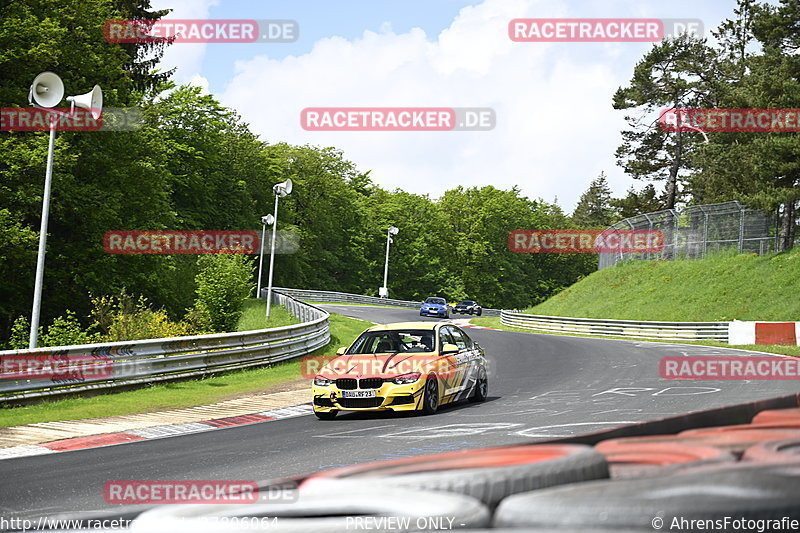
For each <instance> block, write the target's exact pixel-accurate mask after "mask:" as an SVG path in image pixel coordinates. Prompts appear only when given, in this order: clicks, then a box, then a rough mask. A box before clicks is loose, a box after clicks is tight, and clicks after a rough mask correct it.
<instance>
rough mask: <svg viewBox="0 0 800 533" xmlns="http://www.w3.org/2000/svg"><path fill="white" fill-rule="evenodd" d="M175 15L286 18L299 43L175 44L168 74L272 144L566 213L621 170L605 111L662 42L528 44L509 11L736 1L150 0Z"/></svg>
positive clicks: (523, 14)
mask: <svg viewBox="0 0 800 533" xmlns="http://www.w3.org/2000/svg"><path fill="white" fill-rule="evenodd" d="M153 4H154V7H156V8H159V9H160V8H172V9H173V10H174V11H173V13H172V14H170V16H169V17H168V18H174V19H202V18H210V19H258V20H264V19H292V20H295V21H297V23H298V25H299V30H300V31H299V33H300V35H299V38H298V39H297V40H296V41H295V42H292V43H284V44H276V43H252V44H186V43H182V44H174V45H173V46H172V47H171V48H170V49H169V50H168V52H167V54H166V55H165V59H164V63H163V64H164V66H166V67H173V66H174V67H177V72H176V76H175V79H176V81H178V82H180V83H193V84H196V85H200V86H203V87H204V88H206V90H207V91H208V92H210V93H212V94H214V95H216V96H217V97H218V98H219V99H220V100H221V101H222V103H223V104H225V105H227V106H229V107H232V108H235V109H236V110H238V112H239V113H240V114H241V115H242V116H243V117H244V119H245V121H247V122H248V123H249V124H250V126H251V128H252V130H253V131H255V132H256V133H258V134H259V135H261V137H262V138H263V139H264V140H266V141H268V142H280V141H286V142H289V143H293V144H311V145H319V146H336V147H338V148H340V149H342V150H343V151H344V153H345V156H346V157H347V158H348V159H350V160H351V161H353V162H355V164H356V165H357V166H358V167H359V168H360V169H361V170H364V171H366V170H371V171H372V176H373V178H374V179H375V180H376V181H377V182H378V183H379V184H380V185H382V186H383V187H385V188H388V189H394V188H402V189H404V190H407V191H410V192H415V193H428V194H430V195H432V196H434V197H436V196H438V195H440V194H441V193H442V192H443V191H445V190H447V189H449V188H452V187H455V186H457V185H459V184H462V185H465V186H473V185H477V186H481V185H488V184H491V185H494V186H497V187H501V188H510V187H512V186H514V185H517V186H518V187H520V188H521V189H522V191H523V193H524V194H526V195H527V196H529V197H531V198H543V199H545V200H547V201H553V200H554V199H555V198H558V203H559V204H560V205H561V206H562V207H564V208H565V209H566V210H567V211H571V210H572V209H573V207H574V205H575V203H576V202H577V200H578V197H579V196H580V194H581V193H582V192H583V191H584V190H585V189H586V187H587V186H588V184H589V182H590V181H591V180H592V179H593V178H595V177H596V176H597V175H598V174H599V173H600V172H601V171H604V172H605V173H606V174H607V175H608V177H609V182H610V184H611V187H612V190H613V191H614V193H615V194H616V195H622V194H624V192H625V190H626V189H627V188H628V187H630V186H631V185H636V186H637V188H640V187H641V186H642V184H641V183H639V182H635V181H634V180H632V179H630V178H629V177H627V176H626V175H625V174H624V173H623V172H622V171H621V169H620V168H619V167H618V166H617V165H616V163H615V159H614V150H615V149H616V147H617V146H618V145H619V143H620V131H621V130H622V129H623V128H624V121H623V112H620V111H615V110H614V109H612V107H611V97H612V95H613V93H614V91H615V90H616V89H617V88H618V87H619V86H620V85H624V84H626V83H627V82H628V80H629V79H630V77H631V74H632V69H633V67H634V65H635V64H636V62H637V61H638V60H639V59H641V57H642V56H643V55H644V53H646V51H647V50H649V49H650V48H651V47H652V43H634V42H625V43H570V42H566V43H552V42H550V43H520V42H512V41H511V40H510V39H509V37H508V30H507V28H508V22H509V21H510V20H512V19H515V18H638V17H642V18H672V19H676V18H677V19H701V20H702V21H703V24H704V27H705V34H706V35H707V36H708V35H709V30H711V29H713V28H715V27H716V26H717V25H718V24H719V23H720V22H721V21H722V20H723V19H725V18H728V17H731V16H732V12H733V8H734V5H735V2H734V0H712V1H704V2H699V1H697V0H673V1H670V2H663V1H661V0H595V1H591V0H574V1H567V0H154V2H153ZM306 107H490V108H493V109H494V110H495V112H496V116H497V125H496V127H495V128H494V129H493V130H491V131H472V132H467V131H440V132H418V131H417V132H413V131H407V132H321V131H305V130H304V129H303V128H302V127H301V125H300V112H301V110H302V109H304V108H306Z"/></svg>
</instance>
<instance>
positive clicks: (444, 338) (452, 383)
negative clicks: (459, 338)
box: [437, 326, 461, 402]
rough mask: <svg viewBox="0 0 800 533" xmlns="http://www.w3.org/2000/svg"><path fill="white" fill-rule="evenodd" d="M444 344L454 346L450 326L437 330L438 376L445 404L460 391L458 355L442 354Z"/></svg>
mask: <svg viewBox="0 0 800 533" xmlns="http://www.w3.org/2000/svg"><path fill="white" fill-rule="evenodd" d="M445 344H456V342H455V339H453V335H452V333H451V329H450V326H442V327H441V328H439V353H440V354H441V355H439V364H438V365H437V366H438V374H439V378H440V379H441V380H442V383H441V391H440V394H441V397H442V399H443V400H444V401H445V402H447V401H450V398H452V397H453V396H454V395H455V394H457V393H458V391H459V390H460V385H461V383H460V381H459V380H460V379H461V378H460V370H459V367H458V354H457V353H450V354H442V351H443V350H444V346H445Z"/></svg>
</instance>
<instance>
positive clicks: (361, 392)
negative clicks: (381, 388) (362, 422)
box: [342, 390, 375, 398]
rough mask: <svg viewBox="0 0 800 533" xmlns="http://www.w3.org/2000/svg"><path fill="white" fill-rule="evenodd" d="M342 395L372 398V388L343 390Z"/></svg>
mask: <svg viewBox="0 0 800 533" xmlns="http://www.w3.org/2000/svg"><path fill="white" fill-rule="evenodd" d="M342 397H344V398H374V397H375V391H374V390H343V391H342Z"/></svg>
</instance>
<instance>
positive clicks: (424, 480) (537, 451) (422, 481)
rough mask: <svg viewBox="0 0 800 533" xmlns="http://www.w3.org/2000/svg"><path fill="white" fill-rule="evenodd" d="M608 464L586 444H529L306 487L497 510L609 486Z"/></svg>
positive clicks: (332, 474) (398, 462) (321, 478)
mask: <svg viewBox="0 0 800 533" xmlns="http://www.w3.org/2000/svg"><path fill="white" fill-rule="evenodd" d="M607 477H608V465H607V464H606V460H605V458H604V457H603V456H602V455H601V454H599V453H597V452H596V451H595V450H593V449H592V448H591V446H586V445H583V444H530V445H522V446H498V447H493V448H480V449H476V450H461V451H458V452H447V453H438V454H433V455H422V456H416V457H413V458H412V457H408V458H403V459H391V460H388V461H378V462H373V463H361V464H355V465H352V466H346V467H342V468H334V469H332V470H327V471H326V470H323V471H322V472H318V473H317V474H314V475H313V476H311V477H310V478H308V479H306V480H305V481H304V482H303V484H302V485H301V490H302V488H303V487H306V486H313V485H317V488H318V489H319V490H321V489H322V488H323V487H324V486H325V483H326V482H330V481H331V480H336V479H346V480H350V481H354V482H355V481H359V482H361V483H364V484H369V485H370V486H374V487H376V488H375V492H376V494H380V493H381V492H382V490H383V489H382V487H408V488H414V489H416V490H422V491H443V492H455V493H459V494H465V495H467V496H472V497H473V498H477V499H479V500H481V501H482V502H483V503H485V504H486V505H488V506H489V508H492V507H494V506H495V505H497V504H498V502H500V501H501V500H503V498H506V497H508V496H511V495H513V494H518V493H527V492H528V491H535V492H538V489H545V488H547V487H552V486H556V485H564V484H570V483H578V482H582V481H591V480H597V479H600V480H605V479H606V478H607Z"/></svg>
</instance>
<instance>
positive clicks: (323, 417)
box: [314, 411, 339, 420]
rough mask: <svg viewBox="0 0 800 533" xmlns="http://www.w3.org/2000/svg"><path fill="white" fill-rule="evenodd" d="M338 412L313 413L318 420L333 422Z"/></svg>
mask: <svg viewBox="0 0 800 533" xmlns="http://www.w3.org/2000/svg"><path fill="white" fill-rule="evenodd" d="M338 413H339V411H314V415H316V417H317V418H319V419H320V420H333V419H334V418H336V415H337V414H338Z"/></svg>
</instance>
